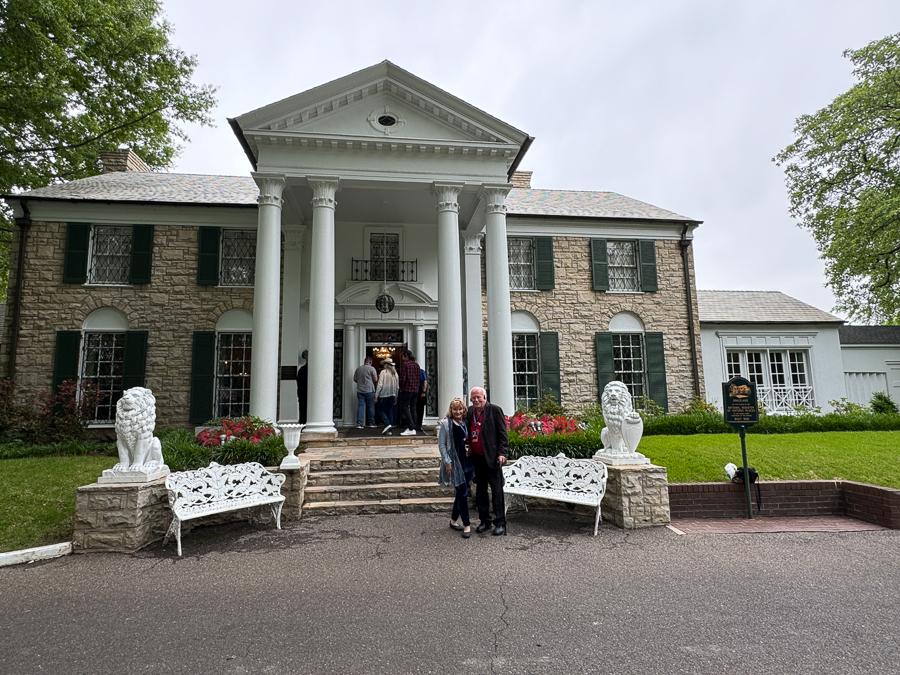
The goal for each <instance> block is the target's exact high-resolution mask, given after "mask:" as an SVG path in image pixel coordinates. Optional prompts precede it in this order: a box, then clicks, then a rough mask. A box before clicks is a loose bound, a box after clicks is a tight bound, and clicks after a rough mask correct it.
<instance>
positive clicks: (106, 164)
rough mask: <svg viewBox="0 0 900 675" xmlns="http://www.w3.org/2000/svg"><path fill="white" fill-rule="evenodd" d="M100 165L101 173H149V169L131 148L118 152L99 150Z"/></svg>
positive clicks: (121, 149)
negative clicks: (101, 166) (101, 167)
mask: <svg viewBox="0 0 900 675" xmlns="http://www.w3.org/2000/svg"><path fill="white" fill-rule="evenodd" d="M100 163H101V164H102V165H103V173H114V172H116V171H142V172H149V171H150V167H149V166H147V165H146V164H145V163H144V160H142V159H141V158H140V157H138V156H137V155H136V154H135V153H134V151H133V150H132V149H131V148H120V149H119V150H101V151H100Z"/></svg>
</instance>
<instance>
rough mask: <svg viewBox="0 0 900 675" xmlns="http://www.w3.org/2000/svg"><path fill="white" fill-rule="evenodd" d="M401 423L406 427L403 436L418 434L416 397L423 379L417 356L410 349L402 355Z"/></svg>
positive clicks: (402, 432)
mask: <svg viewBox="0 0 900 675" xmlns="http://www.w3.org/2000/svg"><path fill="white" fill-rule="evenodd" d="M400 360H401V364H400V394H399V397H400V420H399V421H400V424H401V425H403V426H405V427H406V430H405V431H401V432H400V435H401V436H415V435H416V399H417V398H418V396H419V382H420V381H421V379H422V376H421V374H420V370H421V369H420V368H419V364H418V363H416V357H415V356H413V354H412V352H411V351H409V350H408V349H405V350H404V351H403V356H401V357H400Z"/></svg>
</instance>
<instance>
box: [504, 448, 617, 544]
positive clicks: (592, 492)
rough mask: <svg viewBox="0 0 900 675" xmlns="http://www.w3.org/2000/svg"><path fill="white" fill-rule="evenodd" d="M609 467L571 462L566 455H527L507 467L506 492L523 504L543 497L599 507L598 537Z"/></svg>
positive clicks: (505, 493) (594, 463) (598, 463)
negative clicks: (528, 498)
mask: <svg viewBox="0 0 900 675" xmlns="http://www.w3.org/2000/svg"><path fill="white" fill-rule="evenodd" d="M606 478H607V471H606V464H604V463H603V462H600V461H597V460H595V459H569V458H568V457H566V456H565V455H563V454H562V453H560V454H558V455H557V456H556V457H534V456H532V455H526V456H525V457H520V458H519V459H517V460H516V461H515V462H512V463H508V464H504V465H503V480H504V484H503V493H504V495H506V496H507V500H506V509H508V508H509V497H510V496H513V497H517V498H518V499H520V500H521V501H522V505H523V506H524V507H525V511H526V512H527V511H528V506H527V505H526V504H525V497H540V498H541V499H550V500H553V501H558V502H568V503H569V504H582V505H585V506H596V507H597V517H596V519H595V520H594V536H596V535H597V530H598V528H599V527H600V502H602V501H603V495H604V494H606Z"/></svg>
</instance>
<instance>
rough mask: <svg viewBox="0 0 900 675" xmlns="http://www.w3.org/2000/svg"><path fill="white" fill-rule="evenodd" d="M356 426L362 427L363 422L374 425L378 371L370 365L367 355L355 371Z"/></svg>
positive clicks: (369, 357)
mask: <svg viewBox="0 0 900 675" xmlns="http://www.w3.org/2000/svg"><path fill="white" fill-rule="evenodd" d="M353 381H354V382H356V402H357V406H356V428H357V429H362V428H363V425H364V424H368V425H369V426H370V427H374V426H375V387H376V385H377V384H378V373H376V372H375V369H374V368H373V367H372V357H371V356H367V357H366V361H365V363H363V364H362V365H361V366H360V367H359V368H357V369H356V372H355V373H353Z"/></svg>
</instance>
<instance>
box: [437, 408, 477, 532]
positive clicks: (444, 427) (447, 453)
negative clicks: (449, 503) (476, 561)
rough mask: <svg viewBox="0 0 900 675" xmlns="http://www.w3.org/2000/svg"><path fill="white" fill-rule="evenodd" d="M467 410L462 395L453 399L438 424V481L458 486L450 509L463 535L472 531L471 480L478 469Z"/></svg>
mask: <svg viewBox="0 0 900 675" xmlns="http://www.w3.org/2000/svg"><path fill="white" fill-rule="evenodd" d="M466 412H467V410H466V402H465V401H463V400H462V399H461V398H455V399H453V400H452V401H450V407H449V408H448V409H447V416H446V417H445V418H444V419H442V420H441V423H440V426H439V427H438V449H439V450H440V452H441V471H440V475H439V477H438V482H439V483H440V484H441V485H452V486H453V487H455V488H456V498H455V499H454V501H453V510H452V511H451V512H450V529H452V530H457V531H459V532H462V537H463V538H464V539H468V538H469V537H470V536H471V535H472V529H471V526H470V522H469V482H470V481H471V480H472V476H473V474H474V473H475V469H474V467H473V466H472V463H471V462H470V461H469V448H468V445H469V444H468V441H469V427H468V424H467V423H466Z"/></svg>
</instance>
